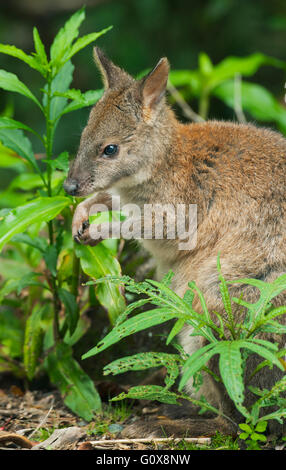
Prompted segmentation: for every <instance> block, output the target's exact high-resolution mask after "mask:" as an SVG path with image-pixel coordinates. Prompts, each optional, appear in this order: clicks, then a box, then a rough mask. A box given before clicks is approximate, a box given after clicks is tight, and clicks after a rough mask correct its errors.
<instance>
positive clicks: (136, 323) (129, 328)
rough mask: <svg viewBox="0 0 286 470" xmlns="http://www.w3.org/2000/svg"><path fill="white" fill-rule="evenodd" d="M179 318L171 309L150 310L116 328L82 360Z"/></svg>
mask: <svg viewBox="0 0 286 470" xmlns="http://www.w3.org/2000/svg"><path fill="white" fill-rule="evenodd" d="M178 316H180V314H179V313H178V312H174V311H172V310H171V309H169V308H156V309H154V310H149V311H148V312H144V313H140V314H138V315H135V316H134V317H132V318H129V319H128V320H126V321H125V322H124V323H121V324H120V325H118V326H116V327H114V328H113V330H112V331H111V332H110V333H109V334H108V335H106V336H105V338H103V339H102V340H101V341H100V342H99V343H98V345H97V346H95V347H94V348H92V349H91V350H90V351H88V352H87V353H86V354H84V355H83V356H82V359H87V358H88V357H91V356H94V355H95V354H98V353H99V352H101V351H103V350H104V349H106V348H108V347H109V346H111V345H112V344H114V343H117V342H118V341H120V340H121V339H122V338H125V337H126V336H129V335H131V334H133V333H137V332H138V331H142V330H145V329H147V328H150V327H151V326H154V325H158V324H160V323H164V322H166V321H168V320H171V319H172V318H176V317H178ZM181 317H182V318H183V317H184V318H185V316H184V315H183V314H181Z"/></svg>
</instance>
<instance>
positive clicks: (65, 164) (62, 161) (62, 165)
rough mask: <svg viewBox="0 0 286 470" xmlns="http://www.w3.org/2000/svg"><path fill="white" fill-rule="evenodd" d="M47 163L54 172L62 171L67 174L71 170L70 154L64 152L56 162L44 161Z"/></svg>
mask: <svg viewBox="0 0 286 470" xmlns="http://www.w3.org/2000/svg"><path fill="white" fill-rule="evenodd" d="M43 161H44V162H46V163H47V164H48V165H49V166H50V167H51V168H52V169H53V170H56V169H58V170H62V171H64V172H65V173H67V172H68V170H69V153H68V152H62V153H61V154H60V155H59V156H58V157H57V158H55V159H54V160H43Z"/></svg>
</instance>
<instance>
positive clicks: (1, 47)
mask: <svg viewBox="0 0 286 470" xmlns="http://www.w3.org/2000/svg"><path fill="white" fill-rule="evenodd" d="M0 52H2V53H3V54H7V55H10V56H12V57H16V58H17V59H20V60H22V61H23V62H25V63H26V64H28V65H29V66H30V67H31V68H33V69H35V70H37V71H38V72H40V73H41V74H42V75H43V76H45V75H46V68H45V67H43V65H42V64H41V63H40V62H39V61H38V60H37V58H36V57H33V56H31V55H28V54H26V53H25V52H24V51H22V50H21V49H18V48H17V47H15V46H10V45H9V44H0Z"/></svg>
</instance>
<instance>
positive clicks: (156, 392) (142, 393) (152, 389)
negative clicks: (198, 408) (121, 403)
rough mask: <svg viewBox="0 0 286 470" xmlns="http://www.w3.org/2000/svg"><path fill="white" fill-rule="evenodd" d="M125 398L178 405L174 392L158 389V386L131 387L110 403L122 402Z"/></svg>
mask: <svg viewBox="0 0 286 470" xmlns="http://www.w3.org/2000/svg"><path fill="white" fill-rule="evenodd" d="M125 398H131V399H137V400H156V401H160V402H161V403H168V404H170V405H176V404H178V402H177V399H178V396H177V395H176V393H174V392H170V391H169V390H168V389H166V388H163V387H160V386H159V385H138V386H136V387H131V388H130V389H129V390H128V393H121V394H120V395H118V396H117V397H115V398H112V400H111V401H118V400H123V399H125Z"/></svg>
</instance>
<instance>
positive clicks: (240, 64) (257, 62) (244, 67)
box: [211, 52, 285, 88]
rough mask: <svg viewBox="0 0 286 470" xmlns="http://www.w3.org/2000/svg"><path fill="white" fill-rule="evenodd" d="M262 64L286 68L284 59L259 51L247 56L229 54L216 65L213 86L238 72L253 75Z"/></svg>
mask: <svg viewBox="0 0 286 470" xmlns="http://www.w3.org/2000/svg"><path fill="white" fill-rule="evenodd" d="M262 65H271V66H273V67H278V68H283V69H285V62H283V61H282V60H278V59H275V58H273V57H269V56H266V55H264V54H261V53H259V52H258V53H255V54H251V55H249V56H247V57H233V56H229V57H227V58H226V59H224V60H222V61H221V62H220V63H219V64H217V65H216V66H215V67H214V69H213V73H212V76H211V86H212V88H213V87H214V86H217V85H218V84H220V83H222V82H224V81H226V80H229V79H230V78H233V77H234V76H235V75H236V74H238V73H239V74H240V75H242V76H245V77H248V76H252V75H254V74H255V73H256V72H257V70H258V69H259V68H260V67H261V66H262Z"/></svg>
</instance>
